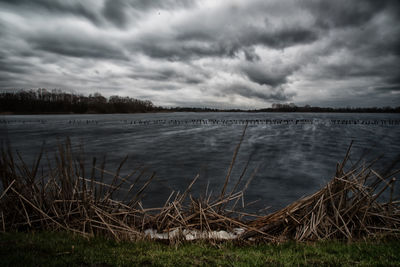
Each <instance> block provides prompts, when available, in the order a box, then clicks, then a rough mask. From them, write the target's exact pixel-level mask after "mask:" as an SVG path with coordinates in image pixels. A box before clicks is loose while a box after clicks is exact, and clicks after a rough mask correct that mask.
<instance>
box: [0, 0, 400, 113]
mask: <svg viewBox="0 0 400 267" xmlns="http://www.w3.org/2000/svg"><path fill="white" fill-rule="evenodd" d="M95 1H96V0H93V1H78V0H70V1H62V0H36V1H29V0H14V1H11V0H0V8H1V10H2V12H3V13H4V14H6V16H2V17H1V18H0V37H1V38H0V87H17V86H18V87H19V86H26V87H31V86H32V84H35V85H36V84H37V86H43V85H41V83H43V84H47V85H54V86H55V87H57V84H60V86H66V87H77V88H79V90H85V89H84V88H85V87H92V88H104V89H102V90H103V91H102V92H104V93H112V92H111V91H112V90H116V92H115V93H116V94H117V93H118V92H123V93H124V94H129V93H130V92H132V94H133V95H135V94H138V95H149V96H153V97H154V99H157V100H159V101H163V99H166V100H165V103H168V104H170V103H179V102H178V100H174V99H176V98H177V97H176V95H174V94H178V93H181V92H183V91H184V92H185V96H184V99H185V101H187V102H186V103H188V104H190V103H192V104H193V103H195V102H198V103H201V105H204V106H207V105H208V104H210V105H214V106H217V105H227V106H229V105H232V106H234V105H237V103H241V104H240V105H246V101H247V103H249V105H250V103H251V104H254V103H255V104H257V105H261V104H260V103H270V102H273V101H288V100H289V99H290V101H293V102H296V101H297V100H298V99H301V101H304V102H309V103H312V99H311V98H315V99H317V96H315V95H314V94H310V93H309V92H310V91H311V90H314V88H321V86H325V87H326V88H327V89H326V88H321V90H315V92H316V93H315V94H320V95H318V97H319V98H318V101H320V100H321V99H322V100H323V99H325V97H326V98H327V99H326V102H324V103H333V104H334V105H339V104H340V103H350V102H351V101H353V100H354V99H352V98H351V97H352V95H353V96H354V95H359V94H360V92H364V91H363V90H364V89H365V93H366V94H367V95H366V96H363V98H362V101H365V103H371V102H372V101H373V100H368V94H369V96H379V97H378V98H377V99H378V100H377V101H379V104H377V105H385V103H393V101H394V100H393V99H394V97H393V95H394V93H396V95H397V93H398V91H399V89H398V88H399V86H398V85H399V84H400V74H399V72H398V69H399V66H400V41H399V40H400V27H399V26H398V25H400V23H399V22H400V8H399V7H400V2H399V1H398V0H382V1H376V0H365V1H345V0H335V1H322V0H285V1H278V0H276V1H274V0H272V1H263V0H252V1H239V2H235V3H232V2H229V3H228V2H218V3H217V4H215V5H210V6H207V5H208V3H205V4H204V3H201V4H200V2H197V1H194V0H181V1H172V0H155V1H149V0H113V1H111V0H102V1H101V2H95ZM158 12H160V13H161V16H157V13H158ZM163 13H164V14H163ZM165 13H167V14H165ZM14 15H15V16H14ZM163 15H165V16H163ZM166 18H168V21H166V20H165V19H166ZM8 19H9V21H8ZM82 19H86V20H88V21H90V22H92V25H88V24H87V23H84V22H82ZM53 20H54V21H53ZM63 20H65V27H63V25H64V23H63ZM75 20H76V21H79V23H77V24H76V28H74V27H75V26H74V25H75V24H74V21H75ZM53 22H55V25H52V23H53ZM81 26H83V27H85V28H84V29H79V28H78V27H81ZM113 26H115V27H113ZM158 26H159V27H158ZM55 28H57V29H60V30H55ZM82 32H85V34H82ZM59 55H61V56H59ZM95 70H98V73H97V74H96V72H95ZM337 81H340V82H337ZM31 83H32V84H31ZM226 84H229V85H228V86H226ZM105 88H109V89H105ZM180 89H181V90H180ZM178 90H179V92H178ZM191 90H193V92H194V93H193V94H192V93H191V92H192V91H191ZM330 90H337V91H335V93H336V92H338V95H337V96H336V95H335V99H333V97H332V95H333V94H330V93H326V92H327V91H329V92H330ZM215 91H218V92H217V93H216V92H215ZM317 91H318V92H317ZM147 92H148V93H147ZM288 92H291V93H288ZM293 92H296V94H295V93H293ZM324 92H325V93H324ZM218 94H220V95H218ZM339 94H340V95H339ZM194 96H196V97H199V98H201V99H194ZM221 96H222V97H221ZM232 96H235V97H232ZM182 97H183V96H182ZM202 97H203V98H202ZM328 98H329V99H328ZM227 99H228V100H227ZM235 99H240V101H238V102H237V103H234V102H233V101H234V100H235ZM243 99H245V100H243ZM350 99H351V100H350ZM253 100H254V101H253ZM174 101H175V102H174ZM241 101H242V102H241ZM335 101H336V102H335ZM368 101H370V102H368ZM388 101H389V102H388ZM390 101H391V102H390ZM243 103H245V104H243ZM157 104H163V103H162V102H161V103H157Z"/></svg>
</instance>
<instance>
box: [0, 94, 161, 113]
mask: <svg viewBox="0 0 400 267" xmlns="http://www.w3.org/2000/svg"><path fill="white" fill-rule="evenodd" d="M156 110H157V108H156V107H155V106H154V105H153V103H152V102H151V101H148V100H138V99H135V98H130V97H121V96H117V95H115V96H110V97H109V98H106V97H104V96H102V95H101V94H99V93H95V94H93V95H89V96H84V95H78V94H72V93H66V92H63V91H60V90H52V91H48V90H46V89H38V90H29V91H24V90H20V91H15V92H2V93H0V112H10V113H17V114H18V113H21V114H30V113H33V114H34V113H136V112H152V111H156Z"/></svg>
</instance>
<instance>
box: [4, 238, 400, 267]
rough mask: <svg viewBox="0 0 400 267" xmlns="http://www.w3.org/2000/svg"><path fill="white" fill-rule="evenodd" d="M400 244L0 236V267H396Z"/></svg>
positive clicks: (379, 242) (398, 259)
mask: <svg viewBox="0 0 400 267" xmlns="http://www.w3.org/2000/svg"><path fill="white" fill-rule="evenodd" d="M399 251H400V241H398V240H397V241H395V240H385V239H381V240H368V241H357V242H354V243H345V242H340V241H329V242H317V243H309V244H306V243H293V242H288V243H283V244H279V245H272V244H260V245H251V246H248V245H235V244H232V243H223V244H220V245H218V246H212V245H209V244H204V243H201V242H196V243H186V244H180V245H178V246H169V245H165V244H162V243H158V242H151V241H143V242H121V243H116V242H115V241H110V240H106V239H101V238H93V239H89V240H87V239H84V238H82V237H78V236H74V235H72V234H69V233H66V232H62V233H48V232H40V233H2V234H0V262H1V263H2V266H148V265H152V266H153V265H154V266H178V265H179V266H188V265H191V266H268V265H273V266H322V265H325V266H327V265H328V266H339V265H340V266H353V265H357V266H400V253H398V252H399Z"/></svg>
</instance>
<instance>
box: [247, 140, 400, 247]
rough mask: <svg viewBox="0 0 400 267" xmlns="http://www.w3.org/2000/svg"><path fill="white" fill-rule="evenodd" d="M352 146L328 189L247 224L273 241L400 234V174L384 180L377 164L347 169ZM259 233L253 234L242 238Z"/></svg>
mask: <svg viewBox="0 0 400 267" xmlns="http://www.w3.org/2000/svg"><path fill="white" fill-rule="evenodd" d="M350 148H351V145H350V147H349V149H348V151H347V154H346V157H345V159H344V160H343V162H342V163H341V164H338V165H337V168H336V174H335V177H334V178H333V179H332V180H331V181H330V182H329V183H328V184H327V185H326V186H325V187H323V188H322V189H321V190H319V191H317V192H315V193H314V194H312V195H310V196H307V197H305V198H302V199H300V200H297V201H295V202H294V203H292V204H290V205H288V206H287V207H285V208H283V209H281V210H278V211H276V212H274V213H272V214H269V215H267V216H265V217H263V218H260V219H258V220H255V221H252V222H250V223H249V224H248V225H249V226H251V227H253V228H257V229H258V230H260V231H262V232H263V233H264V236H262V238H264V239H269V240H272V241H276V240H288V239H289V240H297V241H308V240H323V239H347V240H352V239H359V238H363V237H373V236H376V235H381V234H386V235H393V236H398V234H399V232H400V228H399V227H400V206H399V203H400V201H399V198H398V197H397V198H394V186H395V182H396V178H394V177H393V176H394V175H395V174H396V173H398V171H394V172H391V173H388V174H387V175H385V176H384V177H382V176H381V175H380V174H378V173H377V172H376V171H374V170H373V169H372V164H370V165H368V166H360V167H355V166H353V167H352V168H351V169H350V170H348V171H345V169H344V167H345V165H346V162H347V160H348V159H349V152H350ZM388 190H389V191H390V192H387V191H388ZM384 193H385V194H386V197H388V198H389V199H388V201H386V202H382V201H380V200H382V199H383V197H382V195H383V194H384ZM257 235H258V233H256V232H254V231H251V230H249V231H246V232H245V233H244V234H243V235H242V236H241V238H243V239H247V238H250V237H253V238H254V237H257Z"/></svg>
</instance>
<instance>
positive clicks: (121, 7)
mask: <svg viewBox="0 0 400 267" xmlns="http://www.w3.org/2000/svg"><path fill="white" fill-rule="evenodd" d="M126 7H127V4H126V2H125V1H123V0H107V1H106V2H105V4H104V8H103V15H104V16H105V17H106V18H107V19H108V20H109V21H111V22H112V23H114V24H115V25H116V26H118V27H123V26H125V24H126V23H127V17H126V14H125V9H126Z"/></svg>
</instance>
